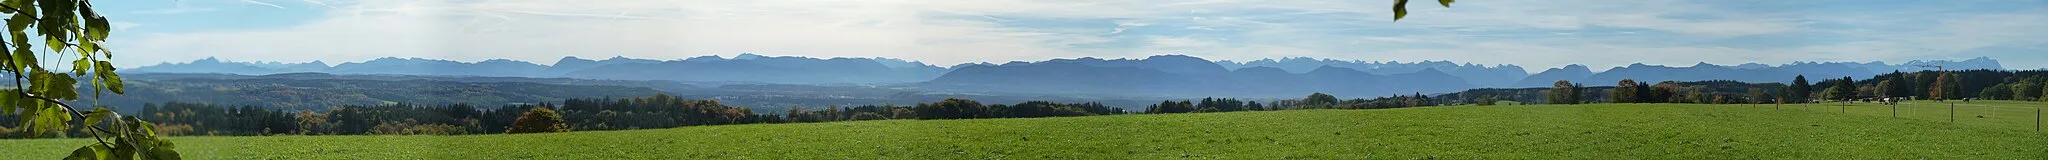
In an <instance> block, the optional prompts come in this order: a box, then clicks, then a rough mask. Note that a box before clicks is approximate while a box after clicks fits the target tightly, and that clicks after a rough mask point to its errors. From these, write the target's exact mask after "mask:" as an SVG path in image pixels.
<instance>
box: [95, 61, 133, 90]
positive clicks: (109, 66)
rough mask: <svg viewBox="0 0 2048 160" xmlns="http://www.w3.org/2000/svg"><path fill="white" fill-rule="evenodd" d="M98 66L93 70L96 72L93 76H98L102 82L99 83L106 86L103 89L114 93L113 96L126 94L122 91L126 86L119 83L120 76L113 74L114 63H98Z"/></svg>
mask: <svg viewBox="0 0 2048 160" xmlns="http://www.w3.org/2000/svg"><path fill="white" fill-rule="evenodd" d="M99 65H100V66H99V67H97V68H93V69H94V70H96V72H97V73H95V74H99V76H100V79H101V80H102V81H101V82H100V83H101V84H104V85H106V86H104V87H107V90H109V91H114V94H127V93H126V92H123V90H122V88H125V87H126V86H125V85H124V84H122V82H121V74H119V73H116V72H114V62H108V61H100V62H99Z"/></svg>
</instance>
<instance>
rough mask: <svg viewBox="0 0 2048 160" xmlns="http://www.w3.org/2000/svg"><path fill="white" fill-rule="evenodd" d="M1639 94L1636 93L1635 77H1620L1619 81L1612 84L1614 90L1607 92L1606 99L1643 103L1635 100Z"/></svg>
mask: <svg viewBox="0 0 2048 160" xmlns="http://www.w3.org/2000/svg"><path fill="white" fill-rule="evenodd" d="M1639 95H1642V94H1640V93H1636V80H1635V79H1621V83H1619V84H1615V85H1614V91H1610V92H1608V96H1607V99H1610V100H1613V101H1614V103H1643V102H1637V101H1636V96H1639Z"/></svg>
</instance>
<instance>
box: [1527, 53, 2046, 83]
mask: <svg viewBox="0 0 2048 160" xmlns="http://www.w3.org/2000/svg"><path fill="white" fill-rule="evenodd" d="M1926 66H1942V69H1948V70H1979V69H1984V70H2003V69H2005V67H2003V65H2001V64H1999V63H1998V60H1993V59H1991V58H1986V57H1978V58H1973V59H1969V60H1963V61H1947V60H1934V61H1920V60H1915V61H1911V62H1906V63H1904V64H1898V65H1889V64H1885V63H1884V62H1882V61H1879V62H1867V63H1856V62H1795V63H1792V64H1785V65H1779V66H1768V65H1763V64H1756V63H1748V64H1741V65H1735V66H1722V65H1714V64H1707V63H1704V62H1702V63H1698V64H1693V65H1692V66H1689V67H1671V66H1661V65H1645V64H1642V63H1636V64H1630V65H1628V66H1622V67H1614V68H1612V69H1608V70H1607V71H1604V72H1599V73H1593V71H1592V70H1590V69H1588V68H1586V67H1585V66H1582V65H1570V66H1565V67H1564V68H1554V69H1550V70H1546V71H1544V72H1541V73H1536V74H1535V75H1530V76H1529V77H1526V78H1523V79H1522V80H1521V82H1517V83H1515V85H1513V86H1511V87H1547V86H1551V84H1552V83H1556V82H1557V81H1558V80H1568V81H1572V82H1577V83H1584V84H1586V85H1589V86H1610V85H1614V84H1612V83H1616V82H1618V81H1621V79H1634V80H1636V81H1642V82H1652V83H1654V82H1661V81H1701V80H1735V81H1742V82H1759V83H1764V82H1779V83H1789V82H1791V81H1792V78H1791V77H1795V76H1800V75H1805V76H1806V77H1807V78H1809V79H1827V78H1841V77H1855V78H1869V77H1871V76H1874V75H1878V74H1882V73H1891V72H1895V71H1897V72H1913V71H1922V70H1935V69H1936V68H1933V67H1926Z"/></svg>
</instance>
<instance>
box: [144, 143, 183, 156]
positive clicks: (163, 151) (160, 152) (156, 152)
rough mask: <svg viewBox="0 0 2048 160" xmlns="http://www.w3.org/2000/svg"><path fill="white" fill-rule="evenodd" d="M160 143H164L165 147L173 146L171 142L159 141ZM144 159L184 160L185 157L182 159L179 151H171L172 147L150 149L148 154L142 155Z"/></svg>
mask: <svg viewBox="0 0 2048 160" xmlns="http://www.w3.org/2000/svg"><path fill="white" fill-rule="evenodd" d="M159 142H163V143H164V144H163V145H164V146H170V144H171V142H169V141H159ZM142 159H151V160H180V159H184V158H183V157H180V156H179V155H178V151H177V150H172V149H171V147H157V148H151V149H149V152H148V153H143V154H142Z"/></svg>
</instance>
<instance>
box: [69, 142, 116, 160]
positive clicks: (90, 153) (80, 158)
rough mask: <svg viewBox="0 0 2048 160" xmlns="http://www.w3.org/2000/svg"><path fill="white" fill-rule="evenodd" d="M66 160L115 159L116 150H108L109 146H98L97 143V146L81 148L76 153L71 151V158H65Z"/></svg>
mask: <svg viewBox="0 0 2048 160" xmlns="http://www.w3.org/2000/svg"><path fill="white" fill-rule="evenodd" d="M64 159H66V160H103V159H114V149H112V148H107V145H100V144H97V143H95V144H92V145H85V147H79V148H78V150H75V151H71V157H64Z"/></svg>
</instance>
